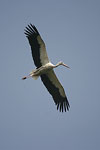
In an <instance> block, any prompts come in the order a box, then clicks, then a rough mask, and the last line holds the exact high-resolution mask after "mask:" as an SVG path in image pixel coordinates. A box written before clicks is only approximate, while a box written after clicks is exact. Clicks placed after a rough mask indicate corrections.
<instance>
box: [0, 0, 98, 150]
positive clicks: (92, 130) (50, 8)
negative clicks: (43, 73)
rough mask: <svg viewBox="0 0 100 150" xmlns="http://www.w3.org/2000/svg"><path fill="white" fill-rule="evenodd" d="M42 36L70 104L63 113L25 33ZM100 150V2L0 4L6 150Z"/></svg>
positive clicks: (0, 93)
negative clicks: (39, 73)
mask: <svg viewBox="0 0 100 150" xmlns="http://www.w3.org/2000/svg"><path fill="white" fill-rule="evenodd" d="M29 23H32V24H34V25H35V26H36V27H37V29H38V30H39V32H40V34H41V36H42V38H43V40H44V42H45V44H46V48H47V52H48V56H49V58H50V60H51V62H52V63H54V64H56V63H57V62H58V61H63V62H64V63H66V64H67V65H69V66H70V68H71V69H66V68H64V67H61V66H60V67H58V68H56V69H55V72H56V75H57V77H58V78H59V80H60V82H61V83H62V85H63V87H64V89H65V92H66V95H67V97H68V100H69V103H70V110H69V111H68V112H66V113H60V112H59V111H57V109H56V106H55V104H54V102H53V99H52V97H51V95H50V94H49V93H48V91H47V89H46V88H45V87H44V85H43V84H42V82H41V80H40V78H39V79H38V80H33V79H28V80H25V81H22V80H21V78H22V77H23V76H25V75H28V74H29V73H30V71H31V70H33V69H35V65H34V63H33V60H32V56H31V50H30V46H29V43H28V40H27V38H26V37H25V35H24V29H25V27H26V26H27V25H28V24H29ZM27 149H29V150H32V149H36V150H41V149H48V150H51V149H52V150H61V149H62V150H67V149H68V150H78V149H80V150H94V149H96V150H100V1H99V0H50V1H49V0H42V1H40V0H22V1H19V0H18V1H15V0H9V1H7V0H1V1H0V150H27Z"/></svg>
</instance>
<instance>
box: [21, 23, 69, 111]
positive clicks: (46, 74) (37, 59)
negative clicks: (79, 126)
mask: <svg viewBox="0 0 100 150" xmlns="http://www.w3.org/2000/svg"><path fill="white" fill-rule="evenodd" d="M24 31H25V32H24V33H25V35H26V37H27V38H28V41H29V44H30V46H31V52H32V57H33V60H34V64H35V66H36V69H35V70H33V71H32V72H30V74H29V75H28V76H24V77H23V78H22V79H23V80H24V79H27V78H29V77H32V78H34V79H37V78H38V77H40V78H41V80H42V82H43V84H44V85H45V87H46V88H47V90H48V92H49V93H50V94H51V95H52V97H53V100H54V102H55V104H56V105H57V110H58V109H59V110H60V112H61V111H62V112H63V111H65V112H66V110H69V107H70V105H69V102H68V99H67V96H66V94H65V91H64V88H63V86H62V85H61V83H60V82H59V80H58V78H57V77H56V74H55V72H54V70H53V69H54V68H56V67H58V66H60V65H63V66H65V67H67V68H69V67H68V65H66V64H64V63H63V62H61V61H60V62H58V63H57V64H56V65H53V64H52V63H51V62H50V60H49V58H48V55H47V52H46V47H45V43H44V41H43V40H42V38H41V36H40V34H39V32H38V30H37V29H36V27H35V26H34V25H32V24H30V25H28V26H27V27H26V28H25V30H24Z"/></svg>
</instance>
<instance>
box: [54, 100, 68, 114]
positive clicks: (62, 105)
mask: <svg viewBox="0 0 100 150" xmlns="http://www.w3.org/2000/svg"><path fill="white" fill-rule="evenodd" d="M56 105H57V110H58V109H59V111H60V112H64V111H65V112H66V109H67V110H68V111H69V108H70V105H69V103H68V101H64V102H62V103H57V104H56Z"/></svg>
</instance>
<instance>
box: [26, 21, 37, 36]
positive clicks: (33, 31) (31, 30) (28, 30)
mask: <svg viewBox="0 0 100 150" xmlns="http://www.w3.org/2000/svg"><path fill="white" fill-rule="evenodd" d="M24 31H25V32H24V34H25V35H26V37H29V36H32V35H35V34H36V35H39V32H38V30H37V29H36V27H35V26H34V25H32V24H31V23H30V25H27V27H26V28H25V29H24Z"/></svg>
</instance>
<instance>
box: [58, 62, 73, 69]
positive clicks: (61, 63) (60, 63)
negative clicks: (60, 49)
mask: <svg viewBox="0 0 100 150" xmlns="http://www.w3.org/2000/svg"><path fill="white" fill-rule="evenodd" d="M59 65H62V66H65V67H67V68H70V67H69V66H68V65H66V64H64V63H63V62H62V61H60V62H59Z"/></svg>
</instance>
